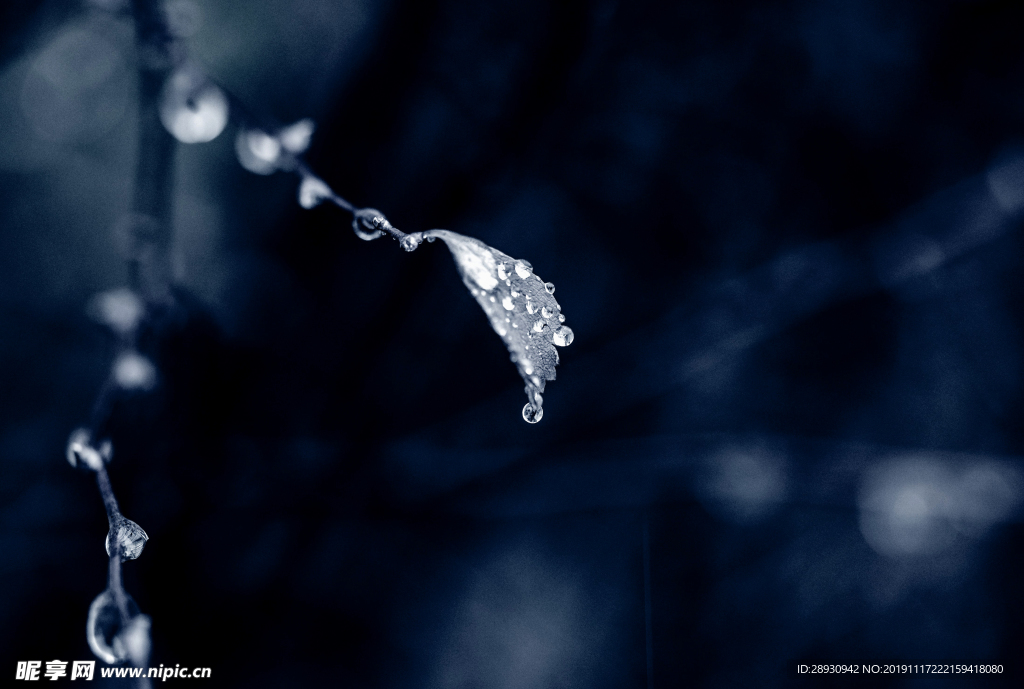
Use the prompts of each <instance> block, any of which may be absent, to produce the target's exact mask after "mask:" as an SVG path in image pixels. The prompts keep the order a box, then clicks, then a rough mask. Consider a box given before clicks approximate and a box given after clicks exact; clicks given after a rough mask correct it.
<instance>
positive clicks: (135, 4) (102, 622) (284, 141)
mask: <svg viewBox="0 0 1024 689" xmlns="http://www.w3.org/2000/svg"><path fill="white" fill-rule="evenodd" d="M93 4H94V5H96V6H99V7H105V8H106V9H108V10H110V11H113V12H114V13H115V14H125V15H128V16H131V17H132V18H133V19H134V21H135V26H136V32H137V40H136V43H137V46H138V58H139V71H140V76H141V77H142V89H141V92H140V120H141V126H140V148H139V158H140V165H139V167H138V169H137V175H136V190H135V200H134V201H133V209H132V213H130V214H129V215H128V216H127V217H126V222H125V224H126V227H127V230H128V234H129V236H130V238H131V239H132V240H134V241H136V245H134V248H133V249H131V250H130V254H131V255H130V258H131V261H130V267H131V270H130V273H131V275H132V283H133V288H134V289H122V290H114V291H111V292H107V293H103V294H101V295H99V296H98V297H96V298H95V299H94V300H93V302H92V303H91V305H90V313H91V315H92V316H93V317H94V318H95V319H96V320H98V321H100V322H101V323H103V324H105V325H106V326H108V327H109V328H110V329H111V330H112V332H113V333H114V334H115V336H117V338H118V341H119V343H120V344H119V352H118V354H117V356H116V357H115V359H114V361H113V365H112V366H111V370H110V374H109V376H108V379H107V381H106V382H105V383H104V385H103V386H102V388H101V389H100V392H99V394H98V395H97V401H96V403H95V405H94V408H93V414H92V416H93V418H92V423H91V427H90V428H79V429H77V430H76V431H74V432H73V433H72V434H71V437H70V439H69V440H68V445H67V459H68V462H69V463H70V464H71V465H72V466H73V467H75V468H77V469H81V470H83V471H88V472H92V473H94V474H95V475H96V482H97V485H98V487H99V491H100V496H101V497H102V499H103V503H104V506H105V508H106V512H107V520H108V525H109V529H108V533H107V538H106V543H105V545H106V551H107V555H108V558H109V567H108V574H107V588H106V589H105V590H104V591H103V592H102V593H100V595H99V596H97V597H96V599H95V600H94V601H93V603H92V605H91V606H90V608H89V616H88V622H87V639H88V643H89V646H90V648H91V649H92V651H93V652H94V653H95V654H96V656H97V657H99V658H100V659H101V660H103V661H105V662H107V663H111V664H119V663H125V662H128V661H131V662H132V663H133V664H134V665H136V666H138V667H145V666H146V665H147V664H148V662H149V653H150V647H151V642H150V634H149V630H150V619H149V617H147V616H146V615H143V614H141V613H140V611H139V608H138V606H137V605H136V604H135V602H134V601H133V600H132V598H131V596H129V595H128V593H127V592H126V591H125V589H124V586H123V584H122V581H121V564H122V562H124V561H126V560H131V559H135V558H137V557H139V555H141V553H142V550H143V547H144V546H145V544H146V541H147V540H148V539H149V537H148V536H147V534H146V532H145V531H144V530H143V529H142V527H140V526H139V525H138V524H136V523H135V522H133V521H132V520H130V519H127V518H126V517H125V516H124V515H122V514H121V511H120V508H119V506H118V503H117V499H116V498H115V497H114V491H113V488H112V487H111V484H110V478H109V476H108V474H107V464H108V463H109V462H110V461H111V459H112V457H113V445H112V443H111V441H110V440H109V439H107V438H101V437H98V436H99V434H100V433H101V432H102V429H103V428H104V427H105V423H106V420H107V417H108V416H109V414H110V412H111V407H112V401H113V399H114V397H115V396H116V395H117V394H119V393H120V391H123V390H149V389H152V388H153V387H154V386H155V385H156V383H157V377H158V374H157V370H156V367H155V366H154V365H153V363H152V362H151V361H150V360H149V359H148V358H146V357H145V356H143V355H142V354H141V353H140V352H139V351H138V350H137V348H136V346H135V339H136V332H137V330H138V326H139V324H140V322H141V321H142V319H143V317H144V316H145V315H146V313H147V311H148V304H155V303H166V302H168V300H170V299H171V297H170V289H169V288H170V284H169V280H170V278H169V273H168V271H167V270H166V266H165V265H163V264H166V255H165V254H166V244H167V241H166V230H167V228H168V227H169V224H170V218H169V204H168V203H167V198H168V196H167V194H168V193H169V183H168V181H167V180H168V179H169V177H168V175H169V169H170V167H171V165H172V161H173V158H172V156H171V155H170V150H171V149H170V148H168V146H167V145H162V144H161V143H160V142H159V137H157V138H156V139H154V138H153V137H152V131H149V132H147V131H146V129H145V127H146V125H147V120H146V119H145V118H146V115H145V112H146V109H147V107H148V106H150V105H153V106H155V107H156V111H157V114H156V115H155V116H154V117H156V116H158V117H159V120H160V123H162V125H163V128H165V129H166V131H167V132H169V133H170V135H171V136H173V138H174V139H175V140H176V141H177V142H179V143H186V144H196V143H203V142H208V141H212V140H213V139H215V138H216V137H217V136H219V135H220V134H221V132H222V131H223V130H224V129H225V127H226V126H227V124H228V121H229V119H230V117H231V116H232V115H233V116H234V117H235V119H236V120H237V121H238V132H237V135H236V138H235V151H236V154H237V156H238V161H239V163H240V164H241V165H242V166H243V167H244V168H245V169H246V170H248V171H250V172H253V173H256V174H262V175H269V174H272V173H274V172H277V171H286V172H295V173H297V174H298V175H299V177H300V179H301V181H300V183H299V188H298V202H299V204H300V205H301V206H302V207H303V208H306V209H311V208H314V207H316V206H318V205H320V204H321V203H323V202H329V203H331V204H333V205H335V206H337V207H339V208H341V209H342V210H344V211H346V212H348V213H350V214H351V215H352V229H353V231H354V232H355V234H356V235H357V236H358V237H360V238H361V239H364V240H367V241H371V240H374V239H378V238H380V237H382V236H384V235H388V236H390V237H392V238H394V239H396V240H397V241H398V242H399V244H400V245H401V247H402V248H403V249H404V250H405V251H415V250H416V249H417V248H418V247H419V246H420V245H421V244H422V243H423V242H424V241H427V242H433V241H434V240H436V239H441V240H442V241H444V242H445V244H446V245H447V246H448V249H449V250H450V251H451V254H452V256H453V258H454V260H455V264H456V267H457V269H458V271H459V274H460V275H461V277H462V280H463V282H464V283H465V285H466V286H467V288H468V289H469V290H470V293H471V294H472V295H473V297H474V298H475V299H476V300H477V302H478V303H479V304H480V306H481V308H483V310H484V312H485V314H486V315H487V316H488V318H489V320H490V322H491V327H492V328H493V329H494V331H495V332H496V333H498V335H499V336H500V337H501V338H502V340H503V341H504V342H505V345H506V347H507V348H508V350H509V354H510V358H511V360H512V361H513V363H515V364H516V367H517V369H518V371H519V373H520V375H521V376H522V378H523V380H524V381H525V383H526V388H525V390H526V395H527V403H526V405H525V406H524V407H523V412H522V414H523V418H524V419H525V420H526V421H528V422H530V423H537V422H538V421H540V419H541V417H542V416H543V414H544V409H543V396H542V393H543V392H544V388H545V386H546V384H547V382H548V381H551V380H554V379H555V366H556V365H557V364H558V352H557V350H556V349H555V347H556V346H558V347H565V346H567V345H569V344H571V343H572V340H573V332H572V330H571V329H570V328H569V327H568V326H565V325H564V321H565V317H564V316H563V315H562V313H561V306H560V305H559V304H558V302H557V300H555V298H554V292H555V287H554V285H553V284H552V283H550V282H545V281H544V280H542V279H541V278H540V277H539V276H538V275H536V274H535V273H534V272H533V266H532V265H531V264H530V263H529V262H528V261H525V260H516V259H513V258H512V257H511V256H508V255H507V254H504V253H502V252H501V251H498V250H497V249H494V248H493V247H490V246H487V245H486V244H484V243H483V242H481V241H479V240H477V239H474V238H472V237H467V236H465V235H461V234H458V233H455V232H450V231H448V230H439V229H434V230H428V231H425V232H414V233H410V234H407V233H405V232H402V231H401V230H399V229H398V228H396V227H394V226H393V225H392V224H391V223H390V222H389V221H388V219H387V218H386V217H385V216H384V214H383V213H381V212H380V211H378V210H377V209H375V208H359V207H357V206H355V205H354V204H352V203H350V202H348V201H347V200H345V199H344V198H342V197H341V196H339V195H338V194H336V193H335V192H334V190H333V189H331V188H330V186H329V185H328V184H327V183H326V182H324V181H323V180H322V179H321V178H320V177H318V176H317V175H316V174H314V173H313V171H312V170H310V168H309V167H308V165H307V164H306V163H305V161H304V160H303V158H302V155H303V153H304V152H305V151H306V150H307V149H308V147H309V144H310V141H311V139H312V135H313V131H314V123H313V121H312V120H309V119H303V120H300V121H298V122H296V123H294V124H291V125H288V126H277V125H276V124H270V123H267V122H261V121H260V120H259V119H258V118H257V117H255V116H254V115H253V114H252V113H251V112H250V111H248V110H247V109H246V108H245V107H244V105H243V104H242V103H241V101H240V100H239V99H238V98H235V97H234V96H231V95H230V92H229V91H228V90H227V89H224V88H223V87H222V86H220V85H218V84H217V83H215V82H214V81H213V80H212V79H210V78H209V77H208V76H207V75H206V74H205V73H204V71H203V70H201V69H200V68H199V67H198V65H197V64H196V63H195V62H194V61H191V60H189V59H188V57H187V51H186V50H185V49H184V47H183V43H182V40H181V39H182V38H184V37H185V36H184V34H181V33H178V32H176V29H175V26H176V24H175V21H172V19H173V18H172V17H171V16H170V15H169V14H168V13H169V12H170V9H169V8H170V5H166V4H162V3H160V2H158V0H131V2H128V0H109V1H107V2H99V1H98V0H93ZM153 84H156V85H157V87H158V89H159V93H156V92H154V91H153V90H152V89H151V88H150V87H151V86H152V85H153ZM156 126H157V127H158V128H159V125H156ZM147 146H149V147H151V148H150V149H147ZM153 228H156V232H153V231H152V230H153ZM161 232H163V233H164V235H163V236H161ZM140 294H141V295H143V296H140ZM141 683H142V684H143V685H146V684H148V680H146V679H143V680H141Z"/></svg>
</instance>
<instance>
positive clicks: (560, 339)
mask: <svg viewBox="0 0 1024 689" xmlns="http://www.w3.org/2000/svg"><path fill="white" fill-rule="evenodd" d="M574 337H575V335H573V332H572V328H570V327H569V326H567V325H563V326H561V327H559V328H558V330H556V331H555V335H554V338H553V341H554V343H555V344H556V345H558V346H559V347H568V346H569V345H571V344H572V340H573V338H574Z"/></svg>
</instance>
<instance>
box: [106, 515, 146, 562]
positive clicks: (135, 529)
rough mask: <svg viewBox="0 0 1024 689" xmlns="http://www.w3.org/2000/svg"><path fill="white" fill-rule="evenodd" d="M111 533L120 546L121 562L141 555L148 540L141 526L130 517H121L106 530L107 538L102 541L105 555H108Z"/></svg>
mask: <svg viewBox="0 0 1024 689" xmlns="http://www.w3.org/2000/svg"><path fill="white" fill-rule="evenodd" d="M111 533H113V534H114V538H115V539H116V540H117V544H118V546H119V547H120V551H121V561H122V562H123V561H125V560H134V559H135V558H137V557H138V556H139V555H142V549H143V548H144V547H145V546H146V541H148V540H149V536H147V535H146V532H145V531H143V530H142V527H141V526H139V525H138V524H136V523H135V522H133V521H132V520H131V519H126V518H125V517H121V519H120V520H119V521H118V522H117V523H116V524H114V525H113V526H112V527H110V531H108V532H107V540H106V541H105V542H104V545H105V546H106V548H107V557H110V534H111Z"/></svg>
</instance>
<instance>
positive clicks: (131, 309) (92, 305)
mask: <svg viewBox="0 0 1024 689" xmlns="http://www.w3.org/2000/svg"><path fill="white" fill-rule="evenodd" d="M87 312H88V314H89V316H90V317H91V318H92V319H93V320H95V321H97V322H99V323H103V324H104V325H106V326H108V327H109V328H110V329H111V330H113V331H115V332H117V333H119V334H120V335H128V334H130V333H131V332H133V331H134V330H135V328H136V327H137V326H138V324H139V321H141V320H142V316H143V314H144V313H145V312H146V307H145V305H144V304H143V303H142V300H141V299H139V297H138V296H137V295H136V294H135V293H134V292H132V291H131V290H130V289H115V290H111V291H109V292H102V293H101V294H97V295H96V296H95V297H93V299H92V301H90V302H89V306H88V307H87Z"/></svg>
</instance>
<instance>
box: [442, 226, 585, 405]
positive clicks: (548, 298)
mask: <svg viewBox="0 0 1024 689" xmlns="http://www.w3.org/2000/svg"><path fill="white" fill-rule="evenodd" d="M422 236H423V238H424V239H426V240H427V241H433V240H434V238H438V239H441V240H443V241H444V243H445V244H447V245H448V249H449V250H450V251H451V252H452V257H453V258H454V259H455V265H456V267H457V268H458V269H459V275H461V276H462V281H463V282H464V283H465V284H466V287H468V288H469V291H470V293H471V294H472V295H473V297H474V298H475V299H476V300H477V303H479V304H480V306H481V307H482V308H483V310H484V313H486V314H487V317H488V318H489V319H490V321H491V327H492V328H494V332H496V333H498V335H500V336H501V339H502V340H503V341H504V342H505V346H506V347H508V351H509V354H510V358H511V359H512V362H513V363H515V365H516V368H518V369H519V375H521V376H522V377H523V380H524V381H525V382H526V398H527V400H528V402H527V403H526V406H525V407H523V418H524V419H525V420H526V421H528V422H530V423H537V422H538V421H540V419H541V417H542V416H543V415H544V409H543V404H544V399H543V397H542V394H541V393H543V392H544V386H545V385H546V384H547V382H548V381H549V380H554V379H555V366H557V365H558V350H557V349H555V347H556V345H557V346H559V347H565V346H567V345H569V344H571V343H572V340H573V332H572V330H571V329H570V328H568V327H567V326H565V325H562V323H563V321H565V317H564V316H563V315H562V309H561V307H560V306H559V305H558V302H557V301H556V300H555V297H554V291H555V286H554V285H553V284H551V283H550V282H547V283H546V282H544V280H542V279H541V278H540V277H539V276H538V275H536V274H535V273H534V272H533V266H531V265H530V263H529V262H528V261H523V260H521V259H520V260H517V259H514V258H512V257H511V256H509V255H508V254H505V253H502V252H501V251H498V250H497V249H495V248H493V247H490V246H487V245H486V244H484V243H483V242H481V241H479V240H477V239H473V238H472V237H466V236H465V235H461V234H458V233H456V232H449V231H448V230H430V231H429V232H424V233H423V235H422Z"/></svg>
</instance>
